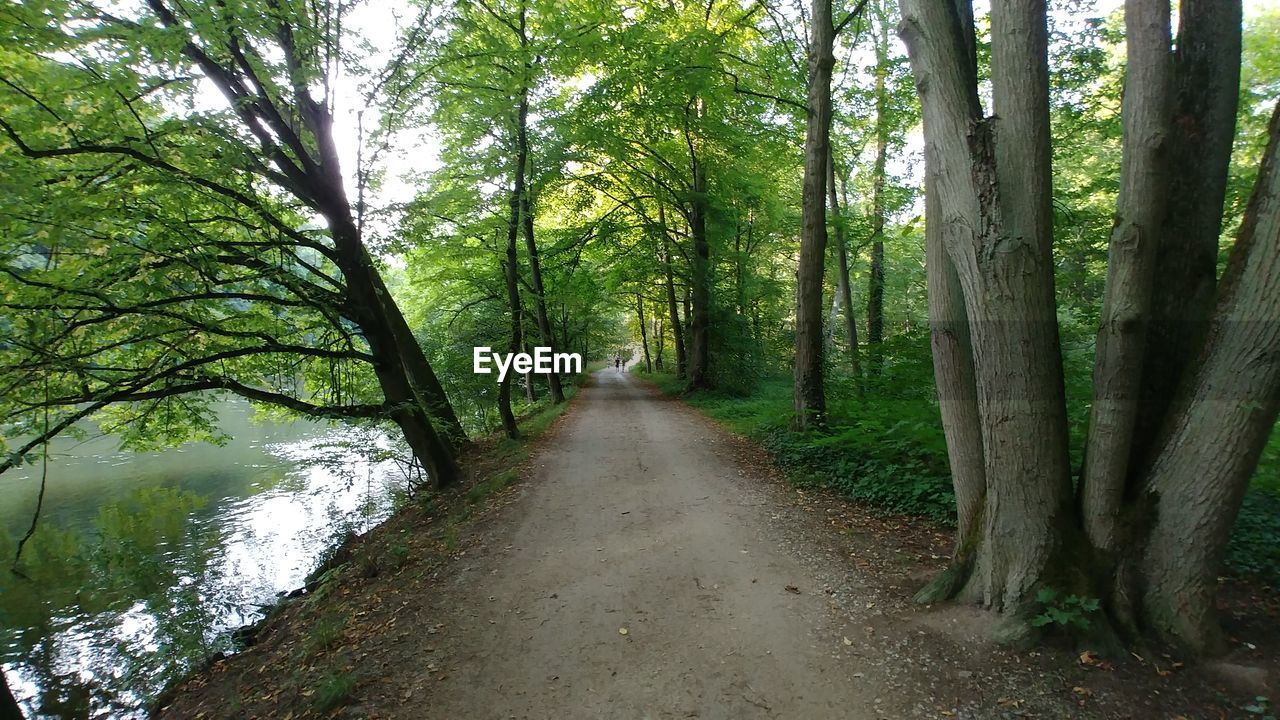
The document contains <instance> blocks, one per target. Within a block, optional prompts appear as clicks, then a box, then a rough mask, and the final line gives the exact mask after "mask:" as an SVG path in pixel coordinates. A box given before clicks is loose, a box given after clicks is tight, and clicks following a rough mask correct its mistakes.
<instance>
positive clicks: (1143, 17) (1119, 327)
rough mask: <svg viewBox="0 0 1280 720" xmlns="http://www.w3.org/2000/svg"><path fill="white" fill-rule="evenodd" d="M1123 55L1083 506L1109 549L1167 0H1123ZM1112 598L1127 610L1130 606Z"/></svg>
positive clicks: (1163, 80) (1121, 474)
mask: <svg viewBox="0 0 1280 720" xmlns="http://www.w3.org/2000/svg"><path fill="white" fill-rule="evenodd" d="M1125 27H1126V28H1127V33H1126V38H1125V40H1126V43H1127V46H1128V53H1127V54H1128V60H1127V62H1126V64H1125V67H1126V72H1125V90H1124V107H1123V128H1124V158H1123V162H1122V166H1121V170H1120V196H1119V198H1118V200H1117V203H1116V214H1115V221H1114V225H1113V227H1112V230H1111V241H1110V251H1109V253H1108V258H1107V284H1106V294H1105V296H1104V298H1103V302H1102V318H1101V322H1100V324H1099V328H1098V342H1097V350H1096V359H1095V361H1094V373H1093V405H1092V408H1091V411H1090V415H1089V442H1088V449H1087V451H1086V453H1085V467H1084V480H1083V482H1082V484H1081V507H1082V509H1083V520H1084V529H1085V534H1086V536H1087V537H1088V538H1089V541H1090V543H1091V544H1092V545H1093V547H1094V548H1095V549H1097V550H1099V551H1101V555H1102V559H1103V561H1106V560H1108V559H1113V558H1114V556H1115V554H1116V552H1117V550H1118V549H1119V548H1120V547H1122V546H1124V545H1125V544H1127V542H1128V541H1129V540H1131V538H1124V537H1122V536H1121V533H1120V530H1121V511H1122V508H1123V500H1124V497H1125V491H1126V487H1127V485H1128V480H1129V477H1130V472H1129V467H1128V465H1129V460H1130V450H1131V449H1132V444H1133V440H1134V428H1135V426H1136V424H1137V419H1138V417H1139V415H1140V413H1141V412H1142V411H1143V409H1142V408H1141V407H1140V405H1139V387H1140V385H1141V382H1142V360H1143V353H1144V350H1145V345H1146V340H1147V327H1146V322H1147V318H1148V317H1149V316H1150V314H1151V310H1152V287H1153V284H1154V280H1155V259H1156V253H1157V248H1158V246H1159V243H1160V235H1159V228H1160V222H1161V220H1162V219H1163V216H1164V202H1165V189H1166V187H1167V180H1168V174H1167V171H1166V169H1165V166H1164V157H1165V146H1166V143H1167V142H1168V135H1169V90H1170V87H1171V80H1172V63H1171V62H1170V57H1169V42H1170V37H1169V0H1129V2H1128V3H1127V4H1126V6H1125ZM1116 601H1117V607H1115V608H1114V609H1116V610H1120V611H1121V612H1122V613H1124V614H1129V611H1128V610H1126V609H1123V608H1120V607H1118V601H1119V598H1116Z"/></svg>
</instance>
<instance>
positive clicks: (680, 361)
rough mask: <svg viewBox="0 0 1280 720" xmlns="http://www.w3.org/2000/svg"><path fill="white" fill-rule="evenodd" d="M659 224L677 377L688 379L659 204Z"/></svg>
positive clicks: (672, 276) (668, 242) (662, 211)
mask: <svg viewBox="0 0 1280 720" xmlns="http://www.w3.org/2000/svg"><path fill="white" fill-rule="evenodd" d="M658 224H659V225H661V227H662V272H663V275H664V276H665V278H664V279H665V280H666V286H667V312H668V314H669V315H670V316H671V336H672V341H673V342H674V343H675V349H676V377H678V378H684V377H687V375H688V372H689V361H688V357H687V355H686V354H685V345H684V326H683V324H682V323H681V322H680V306H679V304H678V303H677V302H676V283H675V277H674V274H673V272H672V269H671V243H670V238H669V237H668V233H667V215H666V211H665V210H663V205H662V203H658Z"/></svg>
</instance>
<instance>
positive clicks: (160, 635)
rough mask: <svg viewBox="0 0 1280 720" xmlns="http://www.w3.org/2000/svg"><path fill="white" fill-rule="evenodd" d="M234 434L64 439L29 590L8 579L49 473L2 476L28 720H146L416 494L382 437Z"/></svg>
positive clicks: (8, 648)
mask: <svg viewBox="0 0 1280 720" xmlns="http://www.w3.org/2000/svg"><path fill="white" fill-rule="evenodd" d="M219 419H220V427H221V429H222V430H223V431H224V432H225V433H227V434H228V435H230V436H231V439H230V440H229V441H228V442H227V443H226V444H224V445H222V446H216V445H212V444H208V443H191V444H188V445H184V446H182V447H179V448H175V449H172V450H167V451H163V452H149V453H136V452H129V451H122V450H120V449H119V447H118V444H117V442H116V441H115V440H114V439H113V438H110V437H103V436H101V435H97V436H92V435H91V436H90V437H88V438H86V439H74V438H69V437H68V438H59V439H58V440H56V441H55V442H54V443H53V444H52V447H51V451H50V460H49V463H48V467H47V476H46V477H47V483H46V488H47V489H46V493H45V499H44V507H43V511H42V513H41V518H40V524H39V528H40V529H39V531H38V532H37V534H36V535H35V536H34V537H33V538H32V541H31V543H30V544H29V545H28V548H27V549H26V550H24V553H23V560H22V563H21V565H20V568H21V569H22V570H23V571H24V573H25V574H26V575H27V579H24V578H22V577H19V576H17V575H14V574H13V573H10V572H9V570H8V567H9V565H10V564H11V562H12V553H13V549H14V547H15V546H14V543H15V542H16V539H17V538H18V537H21V536H22V534H23V533H25V532H26V529H27V527H28V526H29V525H30V523H31V514H32V511H33V509H34V507H35V504H36V498H37V493H38V489H39V485H40V478H41V474H42V471H43V468H42V466H41V465H39V464H37V465H35V466H27V467H22V468H18V469H16V470H13V471H10V472H9V473H5V474H4V475H0V550H2V551H3V552H4V553H5V555H4V557H3V558H2V559H0V562H3V568H2V569H0V664H3V666H4V670H5V672H6V675H7V677H8V678H9V684H10V686H11V687H12V689H13V691H14V693H15V695H17V696H18V698H19V701H20V702H22V704H23V705H24V709H25V710H26V711H27V713H28V717H31V718H35V717H67V718H80V717H93V718H98V717H113V718H115V717H123V718H132V717H142V716H143V711H142V708H143V707H144V706H145V704H146V703H147V702H148V701H149V700H150V699H152V698H153V697H154V696H155V694H156V693H157V692H159V690H160V689H161V688H163V687H164V685H165V684H166V683H168V682H170V681H171V680H173V679H174V678H176V677H180V676H182V675H183V674H185V673H186V672H189V671H190V669H191V668H192V667H194V666H195V665H196V664H197V663H199V662H200V661H201V660H202V659H203V658H205V657H207V656H208V655H211V654H212V653H214V652H219V651H221V652H231V651H234V649H235V648H234V645H233V644H232V642H231V640H230V638H229V632H230V631H232V630H234V629H235V628H237V627H240V626H243V625H245V624H248V623H251V622H253V621H254V620H257V619H258V618H260V617H261V616H262V608H263V606H264V605H267V604H269V603H271V602H273V601H274V600H275V599H276V598H277V597H278V595H279V594H280V593H282V592H286V591H289V590H293V589H295V588H297V587H299V586H301V585H302V584H303V582H304V579H305V578H306V575H307V574H308V573H309V572H310V571H311V570H312V569H313V568H314V567H315V566H316V564H317V562H318V561H319V560H320V558H321V557H322V555H323V554H324V553H325V552H326V551H327V550H328V549H329V548H330V547H331V546H332V544H333V543H334V541H335V540H336V539H337V538H338V537H340V536H341V535H343V534H344V533H346V532H347V531H355V532H363V531H364V530H367V529H368V528H369V527H372V526H373V525H375V524H377V523H378V522H380V521H381V520H383V519H384V518H385V517H386V516H387V515H388V514H390V512H391V510H392V507H393V505H394V502H395V500H396V498H397V497H401V496H402V495H403V491H404V489H405V488H406V485H407V480H406V478H405V476H404V473H403V472H401V470H400V466H399V465H398V464H397V463H396V462H395V461H394V460H386V459H379V458H378V457H377V456H375V455H376V453H377V452H378V450H379V449H382V450H385V449H386V448H387V447H388V442H387V439H386V437H385V436H383V435H381V434H379V433H377V432H376V431H362V430H357V429H354V428H347V427H340V426H329V425H323V424H315V423H308V422H293V423H287V424H281V423H272V422H263V421H260V420H258V419H257V418H255V415H254V411H253V409H252V408H251V407H250V406H249V405H248V404H247V403H243V402H227V403H224V404H222V405H221V406H220V407H219Z"/></svg>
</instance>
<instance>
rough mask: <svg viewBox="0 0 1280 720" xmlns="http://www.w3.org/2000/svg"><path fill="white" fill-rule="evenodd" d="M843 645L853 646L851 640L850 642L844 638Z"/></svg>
mask: <svg viewBox="0 0 1280 720" xmlns="http://www.w3.org/2000/svg"><path fill="white" fill-rule="evenodd" d="M844 644H845V645H852V644H853V641H852V640H850V639H849V638H845V639H844Z"/></svg>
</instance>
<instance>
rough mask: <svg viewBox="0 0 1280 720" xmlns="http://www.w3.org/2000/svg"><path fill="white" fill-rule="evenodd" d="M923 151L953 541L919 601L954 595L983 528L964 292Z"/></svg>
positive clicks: (932, 324)
mask: <svg viewBox="0 0 1280 720" xmlns="http://www.w3.org/2000/svg"><path fill="white" fill-rule="evenodd" d="M931 157H932V155H931V153H926V154H925V275H926V277H927V281H928V286H929V328H930V333H929V338H930V345H931V347H932V349H933V377H934V384H935V385H936V387H937V392H938V408H939V410H940V412H941V415H942V432H943V436H944V437H945V438H946V442H947V457H948V459H949V461H950V466H951V485H952V488H953V490H954V491H955V495H956V544H955V550H954V551H953V553H952V558H951V566H950V567H949V568H947V570H945V571H944V572H943V573H941V574H940V575H939V576H938V577H937V578H936V579H935V580H934V581H933V582H931V583H930V584H929V585H927V586H926V587H925V588H923V589H922V590H921V591H920V592H919V593H917V594H916V600H917V601H918V602H925V603H929V602H934V601H937V600H942V599H946V598H950V597H952V596H954V595H955V594H956V593H957V592H959V591H960V589H961V587H963V585H964V584H965V583H966V582H967V581H968V580H969V578H970V576H971V575H972V574H973V565H974V562H975V561H976V559H977V557H976V555H977V553H976V550H977V548H978V545H979V542H980V540H981V532H982V525H981V524H982V507H983V504H984V503H985V502H986V495H987V480H986V470H985V460H984V456H983V451H982V422H981V418H980V416H979V414H978V392H977V386H976V384H975V381H974V372H973V343H972V339H971V337H970V334H969V320H968V317H967V316H966V314H965V307H964V294H963V291H962V290H961V288H960V278H959V276H958V275H957V274H956V268H955V265H954V264H953V263H952V262H951V258H950V256H949V255H948V254H947V240H946V238H945V236H944V235H945V233H946V232H947V231H948V229H949V228H948V226H947V225H946V224H945V223H944V222H943V217H942V216H941V209H940V207H939V198H938V193H937V190H936V188H935V186H934V180H933V174H934V173H935V172H936V171H937V170H936V161H934V160H932V159H931Z"/></svg>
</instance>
